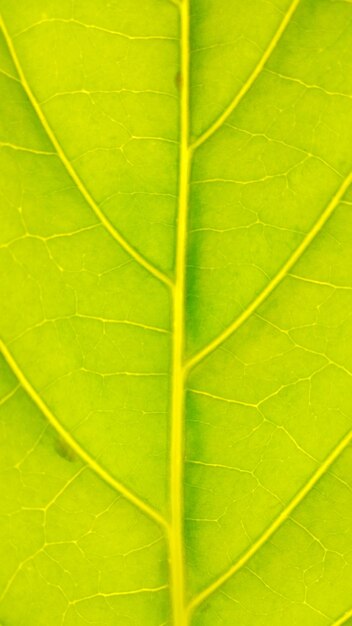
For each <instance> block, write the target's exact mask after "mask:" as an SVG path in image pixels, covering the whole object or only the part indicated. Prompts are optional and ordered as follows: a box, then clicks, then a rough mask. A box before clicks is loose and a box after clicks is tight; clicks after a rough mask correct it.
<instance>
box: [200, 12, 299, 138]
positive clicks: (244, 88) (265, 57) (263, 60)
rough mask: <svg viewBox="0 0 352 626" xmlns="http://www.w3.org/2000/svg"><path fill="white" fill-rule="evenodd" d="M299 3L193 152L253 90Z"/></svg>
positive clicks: (286, 16) (289, 13)
mask: <svg viewBox="0 0 352 626" xmlns="http://www.w3.org/2000/svg"><path fill="white" fill-rule="evenodd" d="M299 3H300V0H293V2H292V3H291V4H290V6H289V8H288V11H287V13H286V14H285V16H284V18H283V20H282V21H281V23H280V25H279V27H278V29H277V31H276V32H275V34H274V36H273V38H272V39H271V41H270V43H269V45H268V46H267V48H266V49H265V51H264V54H263V56H262V57H261V59H260V60H259V62H258V63H257V65H256V66H255V68H254V70H253V72H252V73H251V74H250V76H249V77H248V78H247V80H246V82H245V83H244V85H243V86H242V87H241V89H240V91H239V92H238V93H237V94H236V96H235V98H234V99H233V100H232V102H230V104H229V105H228V107H227V108H226V109H225V111H224V112H223V113H222V115H220V117H218V119H217V120H216V121H215V122H214V123H213V124H212V125H211V126H209V128H208V130H206V131H205V132H204V133H203V134H202V135H200V137H198V139H196V140H195V141H194V142H193V144H192V149H193V150H195V149H196V148H199V146H201V145H202V144H203V143H204V142H205V141H207V139H209V137H211V136H212V135H213V134H214V133H216V131H217V130H219V128H221V126H222V125H223V124H224V123H225V122H226V120H227V119H228V117H229V116H230V115H231V113H232V112H233V111H234V110H235V108H236V107H237V106H238V104H239V103H240V102H241V100H242V99H243V98H244V96H245V95H246V94H247V93H248V91H249V90H250V89H251V87H252V85H253V83H254V82H255V81H256V79H257V78H258V76H259V75H260V74H261V72H262V70H263V68H264V66H265V64H266V63H267V62H268V60H269V58H270V56H271V55H272V53H273V52H274V50H275V48H276V46H277V44H278V43H279V41H280V39H281V37H282V35H283V34H284V32H285V30H286V28H287V26H288V25H289V23H290V21H291V19H292V16H293V14H294V13H295V11H296V9H297V7H298V5H299Z"/></svg>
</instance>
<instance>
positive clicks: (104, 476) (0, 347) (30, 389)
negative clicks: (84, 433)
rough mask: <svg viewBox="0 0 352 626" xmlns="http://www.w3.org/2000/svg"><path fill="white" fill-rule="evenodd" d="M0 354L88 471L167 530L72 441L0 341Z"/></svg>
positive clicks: (147, 507)
mask: <svg viewBox="0 0 352 626" xmlns="http://www.w3.org/2000/svg"><path fill="white" fill-rule="evenodd" d="M0 352H2V355H3V357H4V359H5V361H6V362H7V364H8V366H9V367H10V369H11V370H12V372H13V373H14V374H15V376H16V378H17V379H18V381H19V383H20V384H21V386H22V387H23V389H24V390H25V391H26V392H27V394H28V396H29V397H30V398H31V400H32V401H33V402H34V404H35V405H36V406H37V407H38V409H39V410H40V411H41V412H42V413H43V415H44V416H45V417H46V419H47V420H48V422H49V424H51V426H52V427H53V428H54V429H55V430H56V432H57V433H58V434H59V435H60V437H61V438H62V439H63V441H65V443H66V444H67V445H68V446H69V447H70V448H71V449H72V450H73V451H74V452H75V453H76V454H77V456H79V457H80V458H81V459H82V460H83V461H84V462H85V463H86V464H87V466H88V467H90V469H91V470H93V471H94V472H95V473H96V474H97V475H98V476H99V477H100V478H102V479H103V480H104V481H105V482H106V483H107V484H108V485H109V486H110V487H112V488H113V489H115V491H117V492H118V493H120V494H121V495H122V496H124V498H126V500H128V501H129V502H131V504H133V505H134V506H135V507H137V508H138V509H139V510H140V511H141V512H142V513H144V514H145V515H147V516H148V517H150V518H151V519H152V520H154V522H156V523H157V524H158V525H159V526H162V527H163V528H167V522H166V520H165V519H164V518H163V517H162V515H161V514H160V513H159V512H158V511H156V510H155V509H154V508H153V507H151V506H150V505H149V504H147V503H146V502H144V501H143V500H142V499H141V498H139V497H138V496H137V495H135V494H134V493H133V492H132V491H130V490H129V489H128V488H127V487H125V486H124V485H123V484H122V483H120V482H119V481H118V480H116V479H115V478H114V477H113V476H111V475H110V474H109V472H108V471H107V470H106V469H104V468H103V467H102V466H101V465H99V463H98V462H97V461H96V460H95V459H94V458H93V457H92V456H90V454H89V453H88V452H86V450H84V449H83V448H82V446H81V445H80V444H79V443H78V442H77V441H76V439H74V437H72V435H70V433H69V432H68V431H67V430H66V429H65V427H64V426H63V425H62V424H61V422H59V420H58V419H57V418H56V417H55V415H54V414H53V413H52V411H51V410H50V409H49V407H48V406H47V404H46V403H45V402H44V400H43V399H42V398H41V396H40V395H39V393H38V392H37V391H36V390H35V389H34V387H33V386H32V384H31V383H30V382H29V380H28V379H27V378H26V376H25V375H24V373H23V372H22V370H21V368H20V366H19V365H18V363H17V361H16V360H15V359H14V357H13V356H12V354H11V352H10V350H9V349H8V348H7V346H6V345H5V344H4V342H3V341H2V340H0Z"/></svg>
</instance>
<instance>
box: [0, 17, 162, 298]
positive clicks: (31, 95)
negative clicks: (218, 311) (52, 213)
mask: <svg viewBox="0 0 352 626" xmlns="http://www.w3.org/2000/svg"><path fill="white" fill-rule="evenodd" d="M0 27H1V30H2V31H3V34H4V38H5V41H6V44H7V47H8V49H9V52H10V55H11V58H12V61H13V63H14V65H15V67H16V70H17V72H18V75H19V77H20V80H21V83H22V86H23V89H24V91H25V93H26V95H27V97H28V99H29V101H30V103H31V105H32V107H33V109H34V111H35V112H36V114H37V116H38V119H39V120H40V122H41V125H42V127H43V128H44V130H45V132H46V134H47V136H48V138H49V139H50V142H51V143H52V145H53V147H54V148H55V150H56V153H57V155H58V157H59V159H60V161H61V163H62V164H63V166H64V167H65V169H66V171H67V173H68V175H69V176H70V178H71V179H72V180H73V182H74V183H75V185H76V187H77V189H78V190H79V191H80V193H81V194H82V196H83V197H84V199H85V200H86V202H87V204H88V205H89V206H90V208H91V209H92V210H93V211H94V213H95V215H96V216H97V218H98V219H99V220H100V221H101V223H102V224H103V225H104V226H105V228H106V230H107V231H108V232H109V234H110V235H111V236H112V237H113V238H114V239H115V241H117V242H118V243H119V244H120V246H121V247H122V248H123V249H124V250H125V251H126V252H127V253H128V254H129V255H130V256H131V258H132V259H134V261H136V263H138V264H139V265H141V266H142V267H143V268H144V269H146V270H147V271H148V272H149V273H150V274H152V275H153V276H154V277H155V278H157V279H158V280H160V281H161V282H163V283H164V284H166V285H168V286H169V287H170V286H171V284H172V283H171V280H170V279H169V277H168V276H166V274H164V273H163V272H161V271H160V270H159V269H158V268H157V267H155V266H154V265H153V264H152V263H150V262H149V261H148V260H147V259H145V258H144V256H143V255H142V254H140V252H138V251H137V250H136V249H135V248H134V247H133V246H132V245H131V244H130V243H129V242H128V241H127V240H126V239H125V238H124V237H123V236H122V235H121V233H120V232H119V231H118V230H117V229H116V228H115V226H113V224H112V223H111V222H110V220H109V219H108V218H107V217H106V215H105V214H104V213H103V211H102V210H101V209H100V207H99V206H98V204H97V203H96V201H95V200H94V198H93V197H92V196H91V194H90V193H89V191H88V189H87V187H86V186H85V184H84V182H83V181H82V179H81V178H80V176H79V175H78V174H77V172H76V170H75V169H74V167H73V166H72V163H71V162H70V161H69V159H68V157H67V156H66V153H65V152H64V150H63V148H62V146H61V144H60V142H59V140H58V139H57V137H56V135H55V133H54V131H53V130H52V128H51V126H50V124H49V122H48V120H47V118H46V117H45V115H44V112H43V110H42V108H41V106H40V104H39V102H38V100H37V98H36V97H35V95H34V93H33V91H32V89H31V88H30V86H29V83H28V81H27V78H26V76H25V74H24V71H23V69H22V65H21V63H20V60H19V58H18V56H17V52H16V50H15V47H14V45H13V42H12V39H11V37H10V34H9V32H8V30H7V28H6V25H5V23H4V20H3V18H2V17H1V16H0Z"/></svg>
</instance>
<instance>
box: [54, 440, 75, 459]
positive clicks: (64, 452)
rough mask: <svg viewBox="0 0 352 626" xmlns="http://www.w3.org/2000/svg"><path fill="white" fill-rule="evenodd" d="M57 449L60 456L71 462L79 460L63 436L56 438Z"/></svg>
mask: <svg viewBox="0 0 352 626" xmlns="http://www.w3.org/2000/svg"><path fill="white" fill-rule="evenodd" d="M55 450H56V452H57V454H58V455H59V456H61V457H62V458H63V459H65V460H66V461H69V462H70V463H74V461H77V459H78V456H77V454H76V452H75V451H74V450H72V448H71V446H69V445H68V444H67V443H66V441H65V440H64V439H62V438H61V437H60V439H56V442H55Z"/></svg>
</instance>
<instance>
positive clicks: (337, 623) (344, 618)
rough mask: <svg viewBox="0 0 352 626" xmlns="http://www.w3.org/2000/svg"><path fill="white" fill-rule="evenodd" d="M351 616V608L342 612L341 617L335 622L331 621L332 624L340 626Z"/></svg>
mask: <svg viewBox="0 0 352 626" xmlns="http://www.w3.org/2000/svg"><path fill="white" fill-rule="evenodd" d="M351 617H352V609H350V610H349V611H346V613H344V614H343V615H342V617H340V618H339V619H337V620H336V622H333V624H332V626H341V624H346V622H348V620H349V619H350V618H351Z"/></svg>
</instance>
